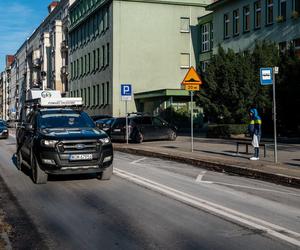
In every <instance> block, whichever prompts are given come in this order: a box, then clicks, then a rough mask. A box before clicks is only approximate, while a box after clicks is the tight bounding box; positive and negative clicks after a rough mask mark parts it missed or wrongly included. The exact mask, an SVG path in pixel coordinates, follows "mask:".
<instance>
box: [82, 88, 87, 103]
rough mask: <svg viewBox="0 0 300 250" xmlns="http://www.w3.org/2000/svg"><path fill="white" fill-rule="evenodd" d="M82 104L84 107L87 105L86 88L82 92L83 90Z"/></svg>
mask: <svg viewBox="0 0 300 250" xmlns="http://www.w3.org/2000/svg"><path fill="white" fill-rule="evenodd" d="M83 93H84V94H83V102H84V104H85V105H87V101H86V88H84V90H83Z"/></svg>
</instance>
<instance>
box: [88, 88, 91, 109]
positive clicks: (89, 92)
mask: <svg viewBox="0 0 300 250" xmlns="http://www.w3.org/2000/svg"><path fill="white" fill-rule="evenodd" d="M87 105H88V106H90V105H91V88H90V87H88V92H87Z"/></svg>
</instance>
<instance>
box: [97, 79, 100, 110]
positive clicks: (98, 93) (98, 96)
mask: <svg viewBox="0 0 300 250" xmlns="http://www.w3.org/2000/svg"><path fill="white" fill-rule="evenodd" d="M99 105H100V85H99V84H97V106H99Z"/></svg>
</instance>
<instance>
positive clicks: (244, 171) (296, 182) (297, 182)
mask: <svg viewBox="0 0 300 250" xmlns="http://www.w3.org/2000/svg"><path fill="white" fill-rule="evenodd" d="M114 150H116V151H119V152H124V153H129V154H137V155H143V156H149V157H157V158H161V159H164V160H171V161H176V162H181V163H187V164H190V165H193V166H196V167H201V168H205V169H207V170H211V171H215V172H222V173H231V174H236V175H240V176H244V177H248V178H254V179H259V180H263V181H268V182H272V183H276V184H281V185H285V186H290V187H294V188H300V178H297V177H293V176H288V175H282V174H274V173H268V172H265V171H261V170H257V169H251V168H246V167H241V166H238V165H233V164H226V163H220V162H213V161H208V160H200V159H197V158H193V157H190V158H187V157H185V156H178V155H170V154H168V153H162V152H153V151H149V150H144V149H134V148H123V147H118V146H116V145H114Z"/></svg>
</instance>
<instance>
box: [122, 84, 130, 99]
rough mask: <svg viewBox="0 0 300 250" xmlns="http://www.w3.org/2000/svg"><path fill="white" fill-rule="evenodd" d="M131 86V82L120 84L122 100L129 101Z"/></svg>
mask: <svg viewBox="0 0 300 250" xmlns="http://www.w3.org/2000/svg"><path fill="white" fill-rule="evenodd" d="M131 96H132V87H131V84H121V99H122V101H131Z"/></svg>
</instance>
